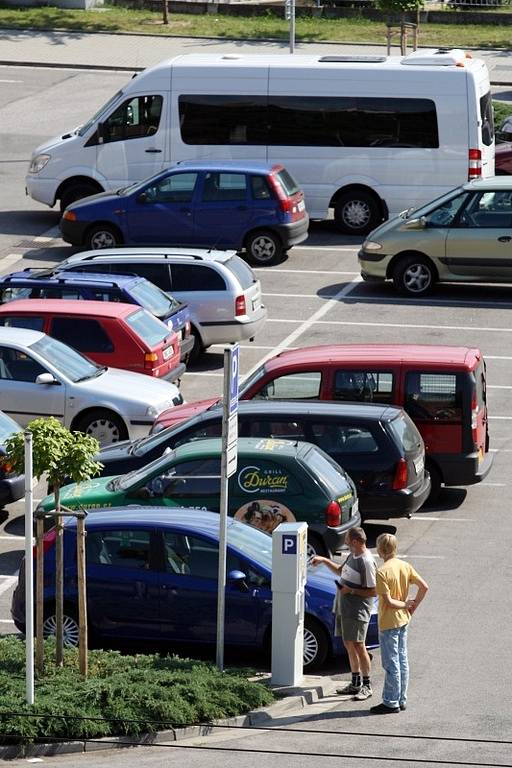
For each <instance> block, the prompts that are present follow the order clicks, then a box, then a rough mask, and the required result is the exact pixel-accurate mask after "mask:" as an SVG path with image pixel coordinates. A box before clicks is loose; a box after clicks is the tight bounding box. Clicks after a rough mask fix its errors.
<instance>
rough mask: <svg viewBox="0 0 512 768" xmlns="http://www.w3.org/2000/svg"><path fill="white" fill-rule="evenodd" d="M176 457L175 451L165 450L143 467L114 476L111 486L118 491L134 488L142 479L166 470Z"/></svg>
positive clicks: (148, 478) (147, 478)
mask: <svg viewBox="0 0 512 768" xmlns="http://www.w3.org/2000/svg"><path fill="white" fill-rule="evenodd" d="M175 458H176V452H175V451H171V450H168V449H167V450H165V452H164V453H163V454H162V456H159V457H158V459H155V460H154V461H152V462H150V463H149V464H146V465H145V466H144V467H139V469H134V470H133V471H132V472H128V474H126V475H121V476H120V477H116V478H115V480H113V481H112V484H111V486H112V488H113V489H115V490H120V491H130V490H131V489H132V488H135V486H137V485H138V484H139V483H142V482H144V480H150V479H151V477H152V475H158V474H160V473H163V472H164V471H168V469H169V464H170V463H171V462H172V461H173V460H174V459H175Z"/></svg>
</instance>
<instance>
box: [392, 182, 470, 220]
mask: <svg viewBox="0 0 512 768" xmlns="http://www.w3.org/2000/svg"><path fill="white" fill-rule="evenodd" d="M463 192H464V187H457V189H452V190H450V192H446V193H445V194H444V195H441V197H436V199H435V200H432V201H431V202H430V203H427V204H426V205H422V206H421V208H408V209H407V211H405V217H406V218H407V219H411V218H412V219H419V218H420V216H426V215H427V213H430V212H431V211H433V210H434V208H438V207H439V206H441V205H442V204H443V203H445V202H447V201H448V200H451V199H452V198H454V197H457V196H458V195H460V194H462V193H463ZM400 215H402V214H400Z"/></svg>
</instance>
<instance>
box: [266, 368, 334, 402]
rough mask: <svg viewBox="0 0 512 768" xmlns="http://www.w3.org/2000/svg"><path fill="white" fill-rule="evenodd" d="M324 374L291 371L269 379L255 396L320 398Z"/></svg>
mask: <svg viewBox="0 0 512 768" xmlns="http://www.w3.org/2000/svg"><path fill="white" fill-rule="evenodd" d="M321 382H322V374H321V373H320V371H307V372H305V373H289V374H288V375H286V376H279V377H278V378H277V379H273V381H269V382H268V383H267V384H265V386H264V387H262V388H261V389H260V391H259V392H258V393H257V394H256V395H255V396H254V399H255V400H318V399H319V397H320V385H321Z"/></svg>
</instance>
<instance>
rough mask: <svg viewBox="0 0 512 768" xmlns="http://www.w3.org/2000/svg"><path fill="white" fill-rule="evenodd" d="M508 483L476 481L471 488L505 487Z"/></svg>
mask: <svg viewBox="0 0 512 768" xmlns="http://www.w3.org/2000/svg"><path fill="white" fill-rule="evenodd" d="M507 485H508V483H476V484H475V485H473V486H472V488H506V487H507Z"/></svg>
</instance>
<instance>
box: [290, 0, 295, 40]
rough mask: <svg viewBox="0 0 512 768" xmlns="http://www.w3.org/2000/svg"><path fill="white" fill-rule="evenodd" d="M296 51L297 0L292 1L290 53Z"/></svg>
mask: <svg viewBox="0 0 512 768" xmlns="http://www.w3.org/2000/svg"><path fill="white" fill-rule="evenodd" d="M294 51H295V0H290V53H293V52H294Z"/></svg>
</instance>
